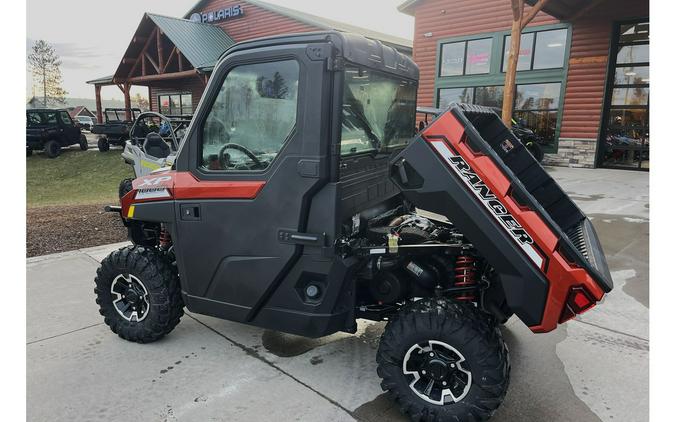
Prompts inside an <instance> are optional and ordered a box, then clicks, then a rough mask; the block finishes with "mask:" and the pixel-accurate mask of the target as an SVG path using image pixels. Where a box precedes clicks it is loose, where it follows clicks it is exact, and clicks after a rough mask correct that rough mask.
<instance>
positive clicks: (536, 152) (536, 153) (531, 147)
mask: <svg viewBox="0 0 675 422" xmlns="http://www.w3.org/2000/svg"><path fill="white" fill-rule="evenodd" d="M527 150H528V151H530V154H532V156H533V157H534V159H535V160H537V162H538V163H541V160H543V159H544V151H543V150H542V149H541V146H540V145H539V144H538V143H536V142H534V141H530V142H528V143H527Z"/></svg>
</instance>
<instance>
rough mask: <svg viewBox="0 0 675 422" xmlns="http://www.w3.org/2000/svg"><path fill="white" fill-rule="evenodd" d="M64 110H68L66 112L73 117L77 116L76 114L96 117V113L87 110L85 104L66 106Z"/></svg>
mask: <svg viewBox="0 0 675 422" xmlns="http://www.w3.org/2000/svg"><path fill="white" fill-rule="evenodd" d="M66 110H68V114H70V117H71V118H73V119H75V118H77V117H78V116H87V117H91V118H96V115H95V114H94V113H92V112H91V111H89V109H88V108H87V107H85V106H76V107H68V108H67V109H66Z"/></svg>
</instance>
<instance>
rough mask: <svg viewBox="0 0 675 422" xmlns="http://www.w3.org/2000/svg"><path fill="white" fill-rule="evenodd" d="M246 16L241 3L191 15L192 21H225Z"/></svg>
mask: <svg viewBox="0 0 675 422" xmlns="http://www.w3.org/2000/svg"><path fill="white" fill-rule="evenodd" d="M242 16H244V9H243V8H242V7H241V5H239V4H237V5H234V6H230V7H226V8H224V9H219V10H214V11H212V12H204V13H193V14H192V15H190V20H191V21H192V22H202V23H211V22H218V21H225V20H228V19H232V18H240V17H242Z"/></svg>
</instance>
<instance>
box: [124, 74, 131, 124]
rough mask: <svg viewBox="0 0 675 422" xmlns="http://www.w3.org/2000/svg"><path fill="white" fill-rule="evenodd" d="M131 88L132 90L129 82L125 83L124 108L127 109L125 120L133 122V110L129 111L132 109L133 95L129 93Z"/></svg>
mask: <svg viewBox="0 0 675 422" xmlns="http://www.w3.org/2000/svg"><path fill="white" fill-rule="evenodd" d="M130 88H131V84H129V83H128V82H125V83H124V108H125V110H124V118H125V119H126V120H131V110H129V109H130V108H131V95H130V93H129V91H130Z"/></svg>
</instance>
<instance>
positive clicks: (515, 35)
mask: <svg viewBox="0 0 675 422" xmlns="http://www.w3.org/2000/svg"><path fill="white" fill-rule="evenodd" d="M523 7H524V6H523V0H511V11H512V12H513V23H512V24H511V45H510V47H509V57H508V61H507V66H506V76H505V77H504V101H503V103H502V121H503V122H504V124H505V125H506V127H509V128H510V127H511V119H512V117H513V101H514V97H515V90H516V69H517V67H518V55H519V54H520V34H521V20H522V18H523Z"/></svg>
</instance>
